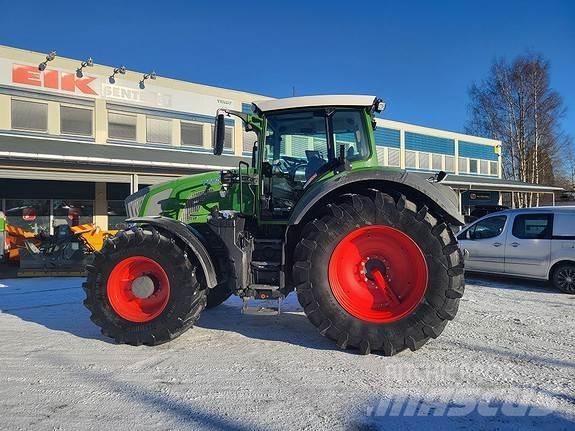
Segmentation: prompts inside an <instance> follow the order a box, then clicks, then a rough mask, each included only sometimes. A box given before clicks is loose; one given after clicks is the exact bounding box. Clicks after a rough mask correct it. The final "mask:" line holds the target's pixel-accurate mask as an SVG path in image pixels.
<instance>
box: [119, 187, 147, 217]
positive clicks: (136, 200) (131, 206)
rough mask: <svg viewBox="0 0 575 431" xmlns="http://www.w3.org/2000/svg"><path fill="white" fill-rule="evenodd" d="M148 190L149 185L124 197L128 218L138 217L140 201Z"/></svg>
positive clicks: (142, 200)
mask: <svg viewBox="0 0 575 431" xmlns="http://www.w3.org/2000/svg"><path fill="white" fill-rule="evenodd" d="M149 191H150V188H149V187H144V188H143V189H141V190H138V191H137V192H136V193H133V194H131V195H130V196H128V197H127V198H126V200H125V201H124V206H125V207H126V215H127V216H128V218H132V217H138V215H139V214H140V208H141V207H142V203H143V202H144V199H145V197H146V195H147V194H148V192H149Z"/></svg>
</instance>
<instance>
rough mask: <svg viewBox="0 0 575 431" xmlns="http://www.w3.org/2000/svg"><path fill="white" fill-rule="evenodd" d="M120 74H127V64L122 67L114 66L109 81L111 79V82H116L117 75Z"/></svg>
mask: <svg viewBox="0 0 575 431" xmlns="http://www.w3.org/2000/svg"><path fill="white" fill-rule="evenodd" d="M118 73H119V74H120V75H125V74H126V66H120V67H116V68H114V73H112V74H111V75H110V77H109V78H108V81H110V84H115V83H116V75H117V74H118Z"/></svg>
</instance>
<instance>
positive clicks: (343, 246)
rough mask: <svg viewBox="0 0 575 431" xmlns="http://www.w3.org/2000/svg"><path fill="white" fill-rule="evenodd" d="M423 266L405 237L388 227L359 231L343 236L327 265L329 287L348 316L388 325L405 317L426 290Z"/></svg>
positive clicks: (416, 248)
mask: <svg viewBox="0 0 575 431" xmlns="http://www.w3.org/2000/svg"><path fill="white" fill-rule="evenodd" d="M427 279H428V273H427V263H426V261H425V256H424V255H423V253H422V251H421V249H420V248H419V246H418V245H417V244H416V243H415V241H413V239H411V238H410V237H409V236H408V235H406V234H405V233H403V232H401V231H400V230H397V229H394V228H392V227H389V226H381V225H374V226H365V227H362V228H359V229H356V230H354V231H352V232H351V233H349V234H348V235H346V236H345V237H344V238H343V239H342V240H341V241H340V242H339V244H338V245H337V246H336V247H335V249H334V251H333V253H332V255H331V258H330V262H329V284H330V287H331V290H332V292H333V295H334V296H335V298H336V299H337V301H338V302H339V303H340V305H341V306H342V307H343V308H344V309H345V310H346V311H347V312H348V313H349V314H351V315H352V316H355V317H357V318H358V319H361V320H364V321H368V322H373V323H390V322H394V321H396V320H399V319H401V318H403V317H405V316H407V315H408V314H409V313H411V312H412V311H413V310H414V309H415V308H416V307H417V306H418V305H419V303H420V302H421V300H422V298H423V295H424V294H425V290H426V288H427Z"/></svg>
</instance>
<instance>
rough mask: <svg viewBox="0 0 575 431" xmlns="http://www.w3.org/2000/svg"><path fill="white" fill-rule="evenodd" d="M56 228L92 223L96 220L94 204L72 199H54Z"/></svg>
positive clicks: (54, 222) (53, 207)
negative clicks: (63, 225)
mask: <svg viewBox="0 0 575 431" xmlns="http://www.w3.org/2000/svg"><path fill="white" fill-rule="evenodd" d="M52 211H53V216H54V221H53V224H54V226H59V225H61V224H67V225H69V226H77V225H80V224H85V223H92V222H93V219H94V202H93V201H80V200H71V199H54V200H53V201H52Z"/></svg>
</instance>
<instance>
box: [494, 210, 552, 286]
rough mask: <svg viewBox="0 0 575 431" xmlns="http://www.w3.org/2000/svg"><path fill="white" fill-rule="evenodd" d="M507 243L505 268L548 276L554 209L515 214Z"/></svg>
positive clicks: (516, 272)
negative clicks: (548, 211)
mask: <svg viewBox="0 0 575 431" xmlns="http://www.w3.org/2000/svg"><path fill="white" fill-rule="evenodd" d="M512 222H513V227H512V229H511V230H510V232H509V234H508V235H507V242H506V244H505V272H506V273H509V274H511V275H518V276H525V277H536V278H546V277H547V271H548V269H549V262H550V258H551V236H552V232H553V214H552V213H541V212H533V213H523V214H516V215H515V217H514V219H513V220H512Z"/></svg>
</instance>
